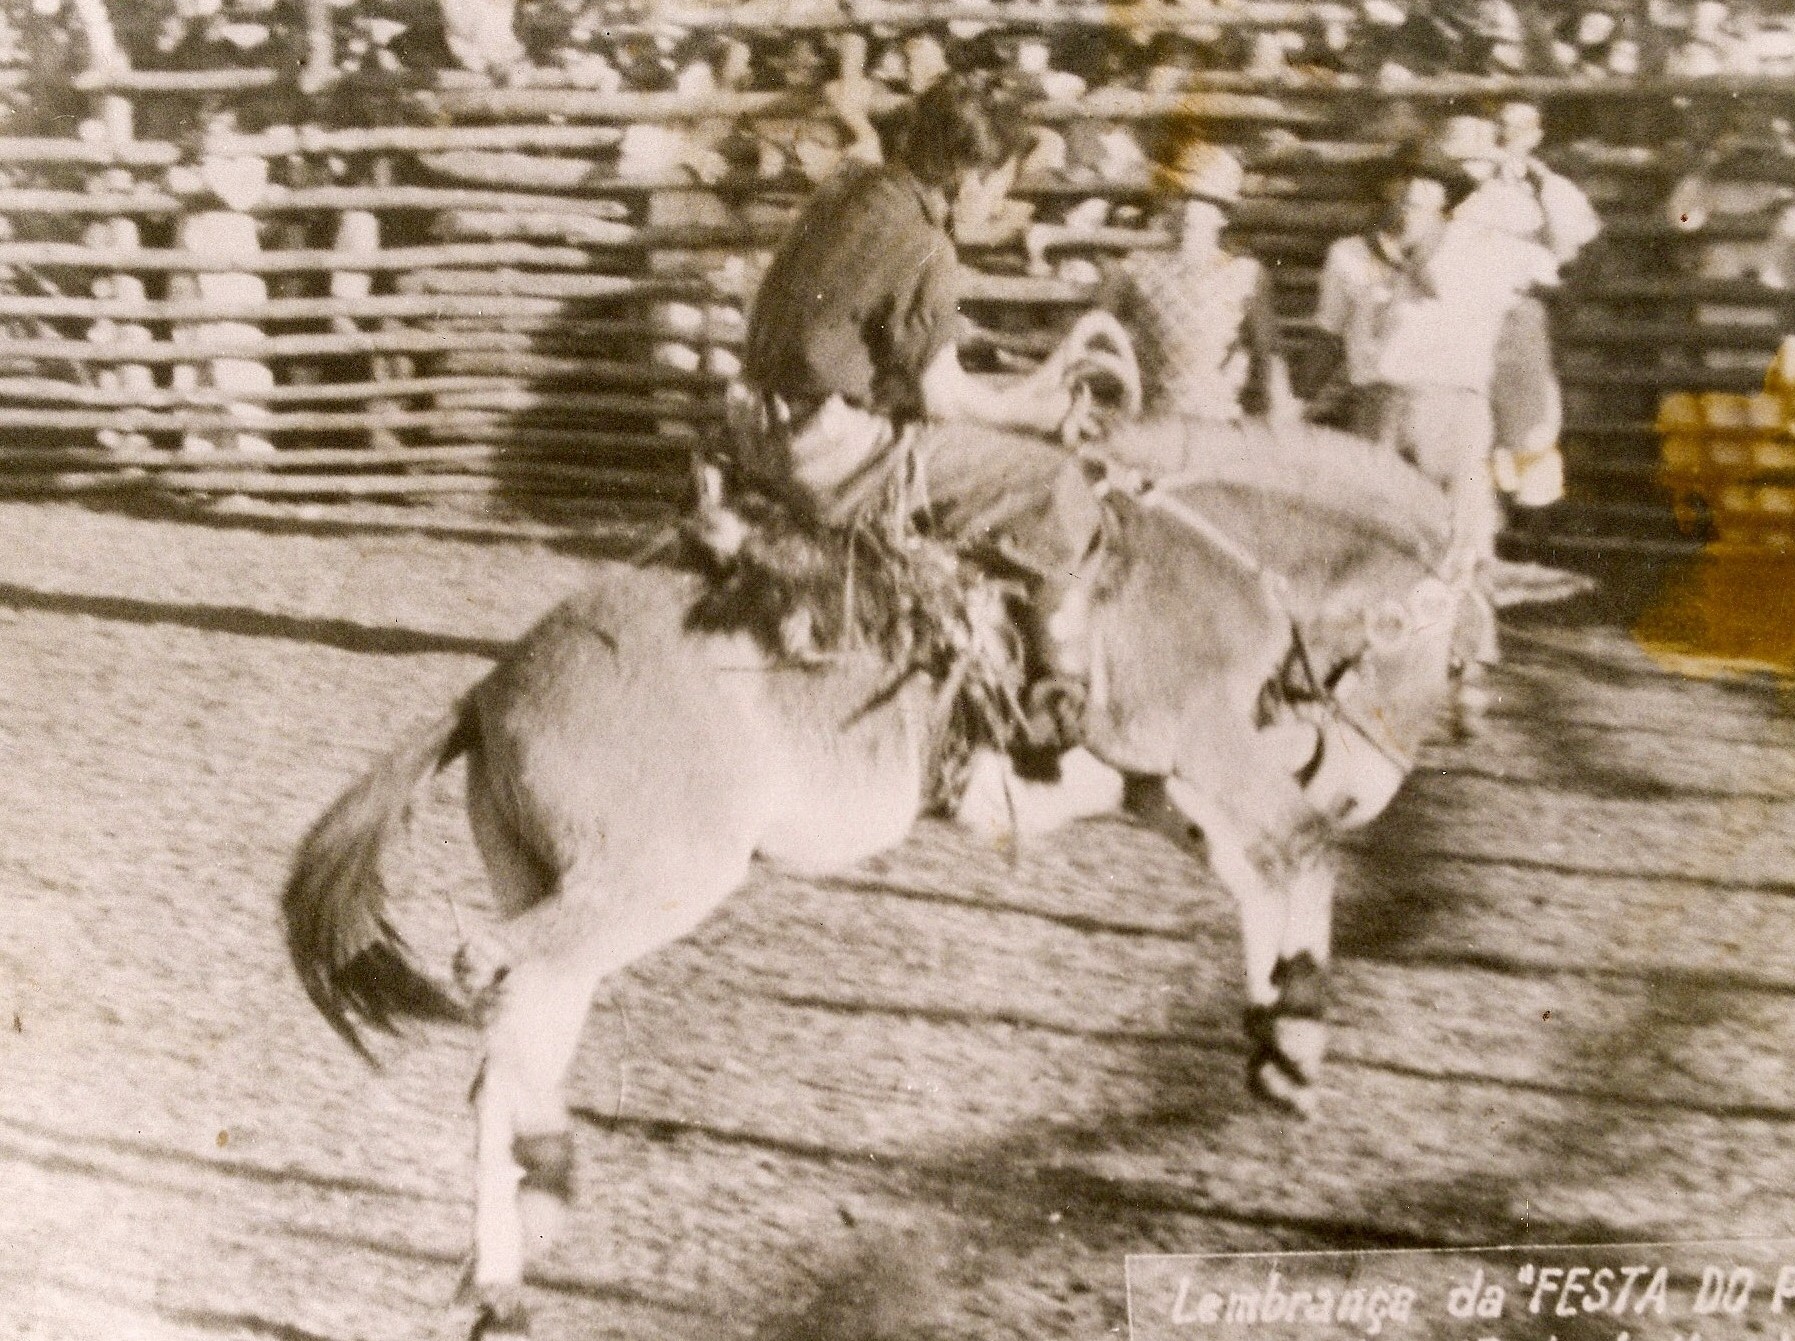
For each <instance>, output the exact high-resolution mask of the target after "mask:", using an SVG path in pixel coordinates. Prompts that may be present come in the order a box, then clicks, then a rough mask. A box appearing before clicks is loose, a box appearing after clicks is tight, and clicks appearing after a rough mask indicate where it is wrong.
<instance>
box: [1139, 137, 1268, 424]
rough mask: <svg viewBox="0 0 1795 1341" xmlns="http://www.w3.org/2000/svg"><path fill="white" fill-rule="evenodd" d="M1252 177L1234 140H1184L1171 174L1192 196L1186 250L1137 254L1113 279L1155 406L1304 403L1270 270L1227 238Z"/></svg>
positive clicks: (1167, 175) (1231, 417)
mask: <svg viewBox="0 0 1795 1341" xmlns="http://www.w3.org/2000/svg"><path fill="white" fill-rule="evenodd" d="M1243 176H1244V173H1243V171H1242V168H1241V164H1240V160H1239V159H1237V158H1235V157H1234V155H1233V154H1231V153H1229V152H1228V151H1227V150H1226V149H1223V148H1221V147H1220V146H1218V145H1213V144H1207V143H1204V142H1202V141H1193V142H1192V143H1190V144H1188V145H1186V146H1184V148H1183V149H1182V150H1181V151H1180V153H1179V155H1178V157H1177V160H1176V161H1175V162H1174V163H1173V164H1172V165H1171V166H1170V167H1169V168H1167V169H1166V170H1165V171H1164V173H1163V178H1164V181H1165V184H1166V185H1167V186H1168V187H1169V189H1170V190H1172V191H1175V192H1176V193H1178V194H1179V195H1180V196H1182V197H1183V199H1182V202H1181V203H1180V205H1179V206H1178V207H1177V210H1176V223H1175V228H1176V232H1177V236H1178V245H1177V248H1176V250H1174V251H1169V252H1165V251H1137V252H1134V253H1132V254H1130V255H1129V256H1127V257H1126V258H1124V259H1123V260H1122V261H1120V262H1118V263H1117V265H1116V267H1115V270H1114V273H1113V275H1112V277H1111V279H1110V282H1109V284H1108V286H1107V292H1106V293H1105V295H1104V305H1105V306H1107V307H1110V308H1111V310H1113V311H1114V312H1115V313H1116V314H1117V316H1118V317H1120V318H1121V320H1122V322H1123V324H1124V325H1126V326H1127V327H1128V328H1129V331H1130V333H1131V334H1132V335H1133V336H1134V340H1135V350H1136V353H1137V355H1138V356H1139V358H1140V362H1141V371H1142V376H1143V382H1144V389H1145V392H1146V399H1147V408H1148V410H1149V412H1152V413H1163V414H1170V415H1176V416H1179V417H1181V418H1186V419H1199V420H1212V421H1219V422H1232V421H1235V420H1238V419H1240V418H1241V417H1242V415H1243V414H1244V413H1245V412H1246V411H1247V410H1248V409H1249V408H1250V409H1253V410H1262V411H1265V412H1270V413H1274V414H1284V413H1286V412H1294V406H1295V401H1294V398H1293V397H1292V395H1291V392H1290V380H1289V373H1288V371H1287V369H1286V367H1285V363H1284V359H1283V356H1282V355H1281V354H1280V353H1279V352H1278V343H1277V321H1276V314H1275V312H1274V310H1273V307H1272V298H1271V287H1270V281H1269V279H1268V277H1267V276H1266V273H1265V269H1264V267H1263V266H1261V265H1260V264H1259V262H1258V261H1256V260H1255V259H1253V258H1252V257H1250V256H1241V255H1237V254H1235V253H1234V252H1232V251H1229V250H1228V249H1227V248H1226V247H1224V246H1223V245H1222V232H1223V230H1224V229H1225V228H1226V227H1227V226H1228V222H1229V216H1230V212H1231V211H1232V210H1233V208H1234V206H1235V205H1237V204H1238V203H1239V201H1240V192H1241V183H1242V178H1243ZM1249 392H1250V393H1251V394H1250V395H1249Z"/></svg>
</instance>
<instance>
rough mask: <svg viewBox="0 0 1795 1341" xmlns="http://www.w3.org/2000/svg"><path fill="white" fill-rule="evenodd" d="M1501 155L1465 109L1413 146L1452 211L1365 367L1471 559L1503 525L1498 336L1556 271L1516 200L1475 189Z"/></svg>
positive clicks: (1490, 547)
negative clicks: (1494, 407) (1493, 401)
mask: <svg viewBox="0 0 1795 1341" xmlns="http://www.w3.org/2000/svg"><path fill="white" fill-rule="evenodd" d="M1502 157H1503V154H1502V149H1501V146H1500V144H1499V142H1498V140H1497V133H1496V126H1495V123H1494V122H1491V121H1487V120H1484V119H1483V118H1480V117H1473V116H1454V117H1450V118H1448V120H1447V121H1446V123H1445V124H1444V126H1443V127H1442V128H1441V132H1440V134H1439V135H1438V136H1437V137H1436V138H1435V139H1434V140H1433V142H1432V143H1431V144H1429V145H1428V146H1426V147H1425V149H1424V150H1423V152H1422V155H1421V159H1422V162H1423V163H1424V164H1427V165H1428V167H1427V169H1426V170H1428V171H1433V172H1439V173H1441V174H1442V175H1443V176H1445V178H1446V180H1447V181H1448V182H1449V187H1448V189H1449V205H1450V207H1451V213H1450V216H1449V217H1448V219H1447V220H1446V222H1445V224H1444V225H1443V226H1442V227H1441V228H1440V230H1439V232H1438V236H1437V237H1436V238H1435V240H1434V241H1433V243H1432V244H1431V245H1429V246H1427V247H1424V248H1422V249H1420V250H1419V251H1418V252H1417V254H1416V255H1415V256H1414V257H1412V258H1411V259H1410V261H1409V263H1408V264H1407V265H1406V266H1405V268H1404V272H1403V275H1402V277H1401V279H1400V280H1399V281H1398V283H1397V284H1396V286H1395V290H1394V293H1393V295H1392V297H1391V300H1390V303H1389V306H1388V308H1387V309H1386V312H1385V315H1384V319H1383V322H1382V329H1381V348H1380V349H1379V352H1378V356H1377V361H1376V368H1375V376H1376V380H1377V382H1378V383H1379V384H1380V385H1381V386H1382V387H1383V388H1386V389H1387V392H1386V394H1385V395H1384V396H1383V397H1382V402H1383V403H1382V407H1381V412H1380V416H1379V417H1380V420H1381V422H1380V423H1379V424H1378V425H1377V428H1378V434H1377V436H1378V437H1379V438H1380V439H1381V440H1382V441H1384V442H1386V443H1388V444H1389V445H1390V446H1392V447H1394V448H1395V449H1396V450H1397V451H1399V452H1400V453H1402V455H1404V456H1405V457H1407V458H1409V459H1410V460H1412V461H1413V462H1414V463H1415V464H1416V466H1418V467H1419V468H1420V470H1421V471H1422V473H1424V474H1425V475H1427V476H1428V477H1429V478H1431V479H1433V480H1434V481H1435V482H1436V483H1437V484H1439V485H1440V487H1441V488H1442V489H1444V490H1445V491H1446V492H1447V494H1448V495H1449V496H1451V498H1452V500H1453V505H1454V529H1455V533H1456V537H1457V543H1458V545H1459V547H1460V548H1461V549H1462V550H1463V551H1464V552H1465V553H1466V554H1467V555H1468V557H1470V558H1471V559H1474V560H1485V559H1488V558H1491V557H1493V555H1494V553H1495V540H1496V533H1497V531H1498V530H1499V529H1500V526H1501V510H1500V507H1499V505H1498V503H1497V500H1496V495H1495V489H1494V485H1493V483H1492V479H1491V460H1490V453H1491V448H1492V446H1493V442H1494V433H1495V427H1494V422H1493V418H1492V411H1491V408H1490V391H1491V384H1492V381H1493V379H1494V374H1495V366H1496V347H1497V342H1498V340H1499V339H1500V337H1501V334H1502V330H1503V325H1504V322H1505V321H1506V319H1507V317H1508V314H1509V312H1510V310H1511V309H1512V308H1513V307H1514V305H1515V303H1516V301H1517V300H1518V299H1519V298H1520V296H1521V295H1522V294H1524V293H1526V292H1527V291H1528V290H1529V289H1531V288H1532V287H1534V286H1535V285H1539V284H1552V283H1556V281H1557V275H1558V266H1557V261H1556V259H1555V258H1554V257H1553V255H1552V253H1551V252H1550V251H1549V250H1547V249H1546V247H1545V246H1543V245H1542V244H1541V243H1540V242H1538V241H1537V240H1535V239H1534V238H1532V237H1530V236H1528V235H1527V234H1526V232H1525V230H1524V229H1523V228H1522V227H1520V225H1521V223H1522V222H1523V219H1524V216H1525V214H1526V211H1525V210H1524V209H1523V208H1522V203H1521V202H1519V201H1517V200H1516V198H1515V197H1514V194H1513V193H1512V192H1508V191H1497V190H1492V191H1486V190H1484V189H1483V187H1484V186H1485V185H1487V184H1489V183H1490V182H1491V181H1492V180H1493V179H1494V178H1495V176H1496V172H1497V169H1498V166H1499V164H1500V162H1501V160H1502ZM1455 167H1456V170H1457V174H1458V176H1457V182H1456V184H1452V176H1451V174H1452V173H1453V172H1454V168H1455ZM1451 194H1456V195H1458V196H1459V199H1457V200H1452V199H1451V198H1450V195H1451Z"/></svg>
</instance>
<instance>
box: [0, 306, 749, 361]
mask: <svg viewBox="0 0 1795 1341" xmlns="http://www.w3.org/2000/svg"><path fill="white" fill-rule="evenodd" d="M668 338H671V337H670V335H669V333H668V332H667V331H666V330H664V329H663V328H662V327H660V326H657V325H655V324H653V323H651V322H646V321H599V320H588V319H582V320H579V321H570V320H569V319H567V318H566V317H562V316H531V317H520V316H493V317H489V318H488V319H486V320H483V321H479V322H477V323H475V324H473V325H472V327H471V328H470V327H469V326H468V325H467V324H466V323H463V324H460V325H455V324H449V323H443V324H433V326H432V328H431V329H429V330H381V331H358V332H341V331H333V332H331V333H330V334H328V335H267V336H249V337H244V336H203V337H202V336H197V335H196V336H194V337H192V338H190V339H185V340H182V341H181V342H179V343H176V342H174V341H171V340H146V341H142V342H131V343H125V342H122V341H115V342H109V343H105V344H95V343H92V342H90V341H87V340H58V339H51V338H48V337H28V336H12V337H8V336H0V358H7V359H27V358H29V359H48V360H54V361H57V362H67V363H77V364H89V363H192V362H195V361H196V360H200V359H210V358H250V359H261V360H264V361H274V360H277V359H297V358H333V357H338V356H342V355H352V354H436V353H446V352H450V351H454V350H478V351H493V352H497V351H510V352H518V353H523V352H528V351H531V350H534V349H537V348H566V347H568V346H570V345H571V346H573V347H575V348H583V347H590V348H593V349H603V348H606V347H609V346H612V345H614V343H615V342H616V341H617V340H628V339H642V340H662V339H668ZM699 343H702V344H720V343H727V342H726V341H723V340H719V339H717V338H715V337H709V338H706V339H704V340H701V341H699Z"/></svg>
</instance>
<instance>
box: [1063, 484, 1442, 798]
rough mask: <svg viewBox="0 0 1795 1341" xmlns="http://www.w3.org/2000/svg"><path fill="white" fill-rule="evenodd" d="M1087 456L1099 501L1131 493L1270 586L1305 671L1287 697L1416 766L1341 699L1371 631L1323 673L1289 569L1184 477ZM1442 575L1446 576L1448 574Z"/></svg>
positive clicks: (1290, 660)
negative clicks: (1259, 549) (1268, 558)
mask: <svg viewBox="0 0 1795 1341" xmlns="http://www.w3.org/2000/svg"><path fill="white" fill-rule="evenodd" d="M1087 459H1088V460H1093V461H1099V464H1101V466H1102V468H1103V473H1102V474H1101V475H1099V476H1098V477H1097V478H1096V479H1095V480H1094V481H1093V482H1092V488H1093V490H1094V491H1095V493H1096V496H1097V499H1098V501H1099V503H1101V502H1102V500H1103V499H1104V497H1105V496H1106V495H1108V494H1112V493H1114V494H1119V495H1121V496H1123V497H1126V498H1128V499H1130V500H1131V501H1133V502H1135V503H1137V504H1138V505H1140V506H1142V507H1144V508H1147V509H1150V510H1151V511H1154V512H1158V513H1160V514H1161V515H1162V516H1165V517H1167V518H1169V519H1171V520H1172V521H1175V522H1177V523H1178V524H1179V525H1180V526H1182V527H1184V528H1185V529H1186V530H1188V531H1190V532H1192V533H1193V534H1195V535H1197V536H1199V537H1201V538H1202V539H1203V540H1204V541H1205V542H1206V543H1207V544H1208V545H1209V546H1210V547H1211V548H1212V549H1215V550H1216V551H1218V552H1219V553H1220V554H1222V555H1223V557H1225V558H1226V559H1228V561H1229V562H1231V563H1233V564H1234V565H1235V566H1236V567H1238V568H1239V569H1241V571H1243V572H1245V573H1246V574H1248V575H1249V576H1251V577H1252V578H1254V579H1255V580H1256V581H1258V582H1259V584H1260V586H1261V587H1262V588H1263V590H1264V591H1265V594H1266V598H1267V599H1268V600H1269V601H1270V602H1271V604H1272V606H1273V608H1274V609H1276V610H1277V612H1278V614H1279V616H1280V617H1281V618H1282V619H1283V620H1284V621H1285V622H1286V623H1287V624H1288V625H1289V627H1290V648H1291V650H1290V654H1289V656H1288V657H1287V658H1286V660H1285V662H1284V663H1283V667H1284V668H1293V669H1294V670H1295V671H1296V672H1297V673H1298V675H1299V676H1300V680H1299V681H1298V685H1297V689H1298V691H1299V694H1300V697H1297V698H1294V699H1293V698H1289V697H1286V701H1287V702H1289V703H1292V704H1294V703H1297V702H1309V703H1314V704H1316V705H1318V706H1319V707H1320V708H1321V709H1322V710H1323V711H1324V712H1326V713H1327V714H1328V715H1329V716H1331V717H1333V718H1334V719H1335V720H1336V721H1338V722H1339V723H1340V724H1341V725H1342V726H1344V727H1345V728H1347V729H1348V730H1350V731H1351V732H1352V733H1353V734H1354V735H1356V736H1358V737H1359V738H1360V739H1361V740H1362V741H1363V742H1364V743H1365V744H1366V745H1367V746H1368V747H1370V748H1371V749H1372V750H1373V751H1375V752H1376V753H1377V754H1378V755H1380V756H1382V758H1383V759H1384V761H1385V762H1386V763H1388V764H1389V765H1390V766H1391V767H1392V768H1395V769H1397V770H1399V771H1400V772H1401V773H1403V774H1407V773H1409V772H1411V771H1412V770H1413V769H1414V766H1415V762H1416V760H1415V755H1414V754H1413V753H1412V752H1411V751H1408V750H1405V749H1403V748H1402V747H1401V746H1399V745H1397V744H1395V743H1394V742H1393V741H1391V740H1389V739H1388V737H1387V736H1386V735H1385V734H1384V733H1383V732H1380V731H1377V730H1374V729H1373V728H1372V727H1371V726H1369V725H1368V724H1367V723H1366V722H1365V721H1363V720H1362V719H1361V718H1360V716H1359V715H1358V714H1357V713H1355V712H1353V711H1352V710H1351V709H1350V708H1348V707H1347V705H1346V704H1345V703H1344V702H1343V701H1342V699H1341V696H1340V692H1339V691H1340V686H1341V684H1342V682H1343V681H1344V680H1345V679H1346V677H1347V676H1348V675H1349V674H1351V673H1352V672H1354V671H1356V670H1357V668H1358V666H1359V663H1360V662H1361V661H1362V659H1363V658H1364V655H1365V652H1366V650H1367V649H1368V648H1369V647H1370V639H1369V636H1368V637H1367V640H1366V643H1365V645H1364V646H1362V647H1360V648H1359V650H1358V651H1356V652H1354V653H1353V655H1352V656H1350V657H1347V658H1346V659H1345V660H1343V661H1341V662H1340V663H1339V664H1338V665H1335V666H1333V667H1331V668H1330V669H1329V671H1328V673H1327V675H1326V676H1325V677H1324V676H1319V675H1317V674H1316V671H1315V665H1314V662H1313V660H1312V659H1311V657H1310V655H1309V649H1308V643H1307V640H1306V639H1305V638H1304V637H1303V631H1302V626H1301V624H1300V623H1299V622H1298V620H1297V618H1296V615H1295V613H1294V611H1293V610H1292V603H1291V599H1290V581H1289V579H1288V578H1287V577H1285V576H1284V574H1282V573H1280V572H1278V571H1276V570H1275V569H1272V568H1269V567H1267V566H1266V564H1265V563H1264V562H1262V561H1261V560H1260V558H1259V556H1258V555H1256V554H1254V553H1253V552H1252V551H1251V550H1249V549H1248V548H1247V547H1246V546H1244V545H1242V544H1241V543H1240V542H1239V541H1238V540H1236V539H1235V538H1234V537H1233V536H1231V535H1229V534H1228V533H1227V532H1226V531H1225V530H1223V529H1222V528H1221V527H1220V526H1219V525H1217V524H1216V523H1215V522H1214V521H1213V520H1212V519H1211V518H1210V517H1208V516H1207V515H1206V514H1205V513H1203V512H1202V511H1200V510H1199V509H1197V508H1195V507H1193V506H1191V505H1190V504H1189V503H1187V502H1185V501H1184V500H1183V499H1181V498H1178V497H1177V496H1176V495H1175V494H1174V493H1172V492H1171V490H1172V489H1173V488H1175V487H1176V485H1177V484H1178V483H1179V482H1180V480H1179V479H1178V477H1170V478H1167V479H1163V480H1143V479H1141V477H1139V476H1138V475H1136V474H1135V473H1134V472H1131V471H1127V470H1126V469H1119V468H1118V467H1116V466H1115V465H1113V464H1112V463H1110V462H1107V461H1100V460H1099V458H1094V457H1093V458H1087ZM1435 575H1436V576H1439V575H1438V574H1435ZM1441 580H1442V581H1444V580H1445V579H1444V578H1443V577H1442V578H1441ZM1401 605H1402V610H1403V614H1404V617H1405V627H1407V628H1413V627H1415V622H1416V621H1415V619H1414V611H1413V610H1412V609H1411V608H1410V606H1409V603H1408V602H1402V603H1401ZM1284 679H1285V676H1284V673H1283V668H1281V670H1280V674H1279V676H1278V677H1276V679H1275V680H1274V681H1273V682H1272V683H1280V682H1282V681H1283V680H1284ZM1268 688H1269V685H1268ZM1325 750H1326V733H1325V732H1318V733H1317V735H1316V742H1315V750H1314V752H1313V753H1312V754H1311V756H1310V757H1309V759H1308V760H1307V761H1306V762H1305V763H1304V764H1303V765H1302V766H1301V767H1300V768H1299V769H1297V770H1296V773H1295V777H1296V779H1297V782H1298V784H1299V785H1301V786H1304V787H1306V786H1307V785H1308V784H1309V783H1310V782H1311V781H1313V780H1314V778H1315V777H1316V775H1317V774H1318V773H1319V772H1320V769H1321V765H1322V757H1323V754H1324V752H1325Z"/></svg>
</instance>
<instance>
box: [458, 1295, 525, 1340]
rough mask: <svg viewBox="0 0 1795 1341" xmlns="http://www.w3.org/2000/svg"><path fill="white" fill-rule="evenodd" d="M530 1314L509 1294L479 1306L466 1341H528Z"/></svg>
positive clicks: (519, 1300)
mask: <svg viewBox="0 0 1795 1341" xmlns="http://www.w3.org/2000/svg"><path fill="white" fill-rule="evenodd" d="M529 1337H530V1312H529V1310H528V1309H526V1308H525V1307H524V1305H523V1301H522V1300H521V1299H518V1298H517V1297H516V1296H515V1295H513V1294H512V1293H511V1292H509V1291H507V1292H506V1293H505V1295H504V1296H500V1297H494V1298H492V1299H488V1300H487V1301H486V1302H485V1303H483V1304H481V1305H480V1312H479V1314H478V1315H477V1316H476V1317H475V1318H474V1326H473V1330H472V1331H470V1332H469V1333H468V1339H467V1341H529Z"/></svg>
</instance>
